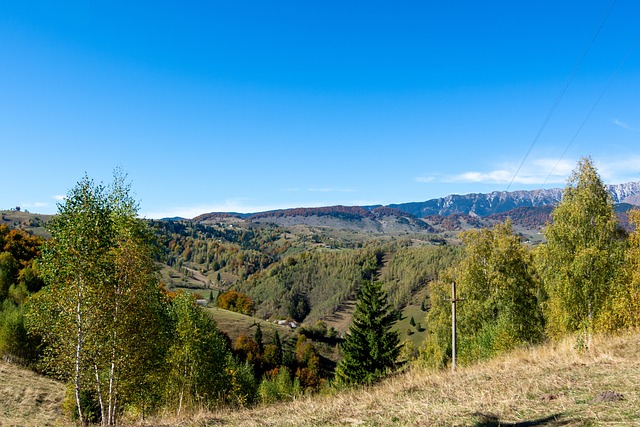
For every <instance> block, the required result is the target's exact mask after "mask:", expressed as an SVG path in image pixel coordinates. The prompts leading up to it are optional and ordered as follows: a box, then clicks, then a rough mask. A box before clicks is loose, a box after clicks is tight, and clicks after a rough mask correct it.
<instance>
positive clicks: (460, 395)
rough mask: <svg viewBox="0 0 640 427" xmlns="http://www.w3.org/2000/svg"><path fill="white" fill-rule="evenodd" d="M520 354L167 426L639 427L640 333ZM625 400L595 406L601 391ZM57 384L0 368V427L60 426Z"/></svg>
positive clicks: (411, 372) (416, 370)
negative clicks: (585, 348) (582, 347)
mask: <svg viewBox="0 0 640 427" xmlns="http://www.w3.org/2000/svg"><path fill="white" fill-rule="evenodd" d="M574 343H575V340H566V341H564V342H562V343H560V344H556V345H546V346H543V347H540V348H536V349H531V350H519V351H515V352H513V353H511V354H509V355H506V356H504V357H501V358H498V359H496V360H492V361H488V362H485V363H483V364H480V365H477V366H473V367H466V368H461V369H459V370H458V372H456V373H455V374H451V373H450V372H433V371H429V370H425V369H421V368H413V369H411V370H409V371H408V372H406V373H403V374H399V375H396V376H395V377H393V378H390V379H388V380H386V381H384V382H383V383H381V384H379V385H376V386H373V387H368V388H361V389H355V390H347V391H344V392H340V393H336V394H334V395H329V396H314V397H309V398H302V399H299V400H297V401H294V402H288V403H287V402H285V403H280V404H277V405H270V406H261V407H257V408H253V409H247V410H240V411H235V410H222V411H219V412H216V413H213V414H212V413H204V412H202V413H198V414H194V415H192V416H191V417H188V418H182V419H180V420H179V421H178V420H175V419H170V418H167V419H154V420H148V421H147V422H146V423H140V422H139V423H137V424H136V425H154V426H155V425H164V426H174V425H181V426H205V425H230V426H321V425H327V426H330V425H366V426H388V425H391V426H414V425H415V426H418V425H420V426H422V425H429V426H476V427H490V426H496V427H497V426H518V427H526V426H538V425H541V426H591V425H594V426H597V425H603V426H604V425H608V426H611V425H616V426H623V425H624V426H633V425H637V426H638V425H640V388H639V387H638V384H640V358H639V357H638V355H639V354H640V333H637V332H636V333H634V334H628V335H625V336H621V337H613V338H606V339H605V338H596V339H595V341H594V345H593V346H592V350H591V351H590V352H587V353H582V354H579V353H577V352H576V351H575V350H574V348H573V345H574ZM608 390H611V391H614V392H617V393H621V394H622V395H623V396H624V399H623V400H620V401H615V402H604V403H594V402H592V400H593V399H594V398H595V397H596V396H597V395H598V394H599V393H601V392H605V391H608ZM63 394H64V386H63V385H62V384H59V383H56V382H54V381H51V380H48V379H46V378H42V377H40V376H38V375H36V374H33V373H31V372H29V371H26V370H24V369H21V368H18V367H16V366H13V365H9V364H7V363H4V362H0V426H3V427H4V426H13V425H16V426H17V425H20V426H23V425H64V424H65V423H64V421H62V420H61V419H60V410H59V406H60V403H61V401H62V398H63Z"/></svg>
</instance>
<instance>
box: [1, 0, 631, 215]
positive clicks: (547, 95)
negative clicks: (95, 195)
mask: <svg viewBox="0 0 640 427" xmlns="http://www.w3.org/2000/svg"><path fill="white" fill-rule="evenodd" d="M611 4H612V2H611V0H596V1H587V2H585V1H535V2H534V1H530V2H520V1H502V2H500V1H496V2H479V1H447V2H443V1H438V2H435V1H404V2H390V1H389V2H372V1H366V2H364V1H363V2H356V1H353V2H351V1H350V2H345V1H322V2H302V1H253V2H250V1H225V2H214V1H206V2H204V1H203V2H195V1H194V2H168V1H149V2H143V1H127V2H122V1H95V2H94V1H77V2H76V1H59V2H58V1H47V2H39V1H5V2H1V3H0V148H1V153H2V159H3V161H2V165H1V166H0V168H1V169H0V170H1V175H0V176H2V180H3V185H2V186H1V188H2V189H1V190H0V209H9V208H12V207H15V206H21V207H22V208H23V209H28V210H30V211H31V212H39V213H53V212H55V211H56V199H59V198H60V197H61V196H63V195H64V194H66V192H67V191H68V190H69V189H70V188H71V187H73V186H74V185H75V183H76V182H77V181H78V180H80V179H81V178H82V176H83V175H84V174H85V172H86V173H87V174H88V175H89V177H91V178H93V179H94V180H96V181H98V182H100V181H104V182H108V181H109V180H110V179H111V175H112V171H113V170H114V168H116V167H122V168H123V169H124V170H125V171H126V172H127V173H128V174H129V179H130V181H131V183H132V188H133V191H134V192H135V195H136V198H137V199H139V200H140V208H141V213H142V215H144V216H147V217H163V216H174V215H180V216H185V217H193V216H195V215H197V214H200V213H204V212H210V211H239V212H256V211H262V210H268V209H277V208H289V207H311V206H329V205H337V204H343V205H365V204H367V205H368V204H390V203H403V202H412V201H424V200H428V199H431V198H435V197H442V196H445V195H447V194H451V193H458V194H466V193H473V192H488V191H494V190H506V189H507V188H508V187H509V183H510V182H511V181H512V180H513V184H511V186H510V187H509V188H510V189H511V190H517V189H535V188H541V187H543V186H544V187H562V186H564V185H565V183H566V178H567V176H568V175H569V173H570V171H571V170H572V169H573V168H574V167H575V165H576V163H577V161H578V159H579V158H580V157H581V156H583V155H590V156H592V158H593V160H594V161H595V163H596V165H597V167H598V169H599V172H600V174H601V176H602V177H603V179H604V181H605V182H606V183H611V184H614V183H621V182H628V181H640V102H639V100H640V46H636V45H637V41H638V38H639V37H640V25H639V24H638V22H639V21H638V19H639V17H640V2H638V1H636V0H618V1H617V2H615V4H614V5H613V8H612V9H611V12H610V14H609V15H608V18H607V20H606V22H605V23H604V25H603V26H602V29H601V31H600V33H599V34H598V36H597V38H596V39H595V41H594V42H593V44H592V45H591V47H590V49H589V50H588V52H587V54H586V56H585V57H584V60H583V61H582V63H581V64H580V68H579V69H578V70H577V72H576V73H575V75H574V77H573V79H572V80H571V83H570V85H569V86H568V87H567V89H566V92H565V93H564V96H563V97H562V99H561V100H560V102H559V104H558V105H557V108H556V110H555V112H554V114H553V115H552V116H551V118H550V120H549V122H548V124H547V126H546V128H544V130H543V131H542V133H541V134H540V137H539V138H538V139H537V142H536V143H535V144H534V145H533V148H532V149H531V152H530V154H529V156H528V157H527V160H526V162H525V163H524V164H523V166H522V168H521V170H520V172H519V173H518V174H517V176H515V172H516V170H517V169H518V167H519V166H520V163H521V162H522V161H523V159H524V158H525V155H526V154H527V152H528V151H529V149H530V147H531V146H532V144H533V142H534V141H535V140H536V135H537V134H538V132H539V131H540V129H541V126H542V124H543V122H544V121H545V117H546V116H547V114H548V113H549V111H550V110H551V107H552V105H553V104H554V102H555V101H556V99H557V98H558V95H559V94H560V92H561V91H562V89H563V87H564V84H565V82H566V81H567V79H568V78H569V76H570V75H572V70H574V67H575V66H576V64H577V63H578V60H579V59H580V58H581V57H582V55H583V54H584V52H585V50H586V49H587V47H588V46H589V45H590V41H591V39H592V38H593V36H594V34H595V33H596V30H597V29H598V27H599V26H600V24H601V22H602V20H603V18H604V17H605V16H606V14H607V11H608V10H609V8H610V6H611ZM634 46H635V50H632V49H633V47H634ZM625 58H626V60H624V59H625ZM621 62H622V66H621V67H619V65H620V64H621ZM617 69H618V70H619V71H618V72H617V73H616V70H617ZM614 73H615V77H614V79H613V80H612V81H611V84H610V85H609V86H607V85H608V83H609V81H610V79H611V78H612V76H614ZM605 88H607V90H606V91H605V92H604V95H603V96H602V98H601V100H600V102H599V103H598V104H597V106H596V108H595V109H594V110H593V113H592V114H591V116H590V117H589V119H588V120H587V121H586V123H585V125H584V127H583V128H582V130H581V131H580V132H579V133H577V132H578V129H579V128H580V126H581V124H582V123H583V121H584V120H585V119H586V118H587V116H588V115H589V112H590V111H591V110H592V109H593V107H594V105H595V104H596V101H597V100H598V98H599V97H600V95H601V94H602V92H603V90H604V89H605ZM576 133H577V136H576ZM574 137H575V140H574V141H573V143H571V145H569V144H570V142H571V140H572V139H573V138H574ZM567 147H568V149H567ZM565 150H566V154H565V155H564V157H562V158H561V156H562V154H563V152H564V151H565ZM559 160H560V161H559ZM558 161H559V162H558ZM556 164H557V167H556V168H555V169H553V168H554V165H556ZM552 170H553V173H552ZM514 176H515V179H514Z"/></svg>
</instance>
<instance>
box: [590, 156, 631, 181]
mask: <svg viewBox="0 0 640 427" xmlns="http://www.w3.org/2000/svg"><path fill="white" fill-rule="evenodd" d="M595 166H596V168H597V169H598V173H599V174H600V176H601V177H602V180H603V181H604V182H605V183H606V184H620V183H624V182H630V181H640V155H631V156H629V155H627V156H612V157H607V158H605V159H601V160H598V161H595Z"/></svg>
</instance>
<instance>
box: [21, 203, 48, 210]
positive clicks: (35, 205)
mask: <svg viewBox="0 0 640 427" xmlns="http://www.w3.org/2000/svg"><path fill="white" fill-rule="evenodd" d="M48 206H50V203H47V202H26V203H22V204H21V207H23V208H27V209H34V208H46V207H48Z"/></svg>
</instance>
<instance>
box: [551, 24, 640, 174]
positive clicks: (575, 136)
mask: <svg viewBox="0 0 640 427" xmlns="http://www.w3.org/2000/svg"><path fill="white" fill-rule="evenodd" d="M638 42H640V36H639V37H638V38H636V40H635V42H634V43H633V44H632V45H631V47H630V48H629V50H627V53H626V54H625V56H624V57H623V58H622V60H620V63H619V64H618V67H617V68H616V69H615V71H614V72H613V74H612V75H611V77H610V78H609V81H608V82H607V84H606V85H605V87H604V89H602V92H600V96H598V98H597V99H596V102H594V104H593V106H592V107H591V110H589V113H587V116H586V117H585V118H584V120H583V121H582V123H581V124H580V126H579V127H578V130H576V133H575V134H574V135H573V138H571V140H570V141H569V143H568V144H567V146H566V147H565V148H564V151H563V152H562V154H561V155H560V158H559V159H558V161H557V162H556V164H555V165H554V166H553V168H552V169H551V172H549V175H547V177H546V178H545V180H544V183H543V184H542V185H543V186H544V185H545V184H546V183H547V181H548V180H549V178H550V177H551V175H552V174H553V172H554V171H555V170H556V168H557V167H558V165H559V164H560V162H561V161H562V159H563V157H564V155H565V154H567V151H568V150H569V147H571V145H572V144H573V141H575V139H576V138H577V136H578V134H579V133H580V131H582V128H583V127H584V125H585V124H586V123H587V121H588V120H589V118H590V117H591V113H593V111H594V110H595V109H596V107H597V106H598V104H599V103H600V100H601V99H602V97H603V96H604V94H605V93H606V92H607V90H608V89H609V86H611V83H613V81H614V80H615V78H616V76H617V75H618V72H619V71H620V69H621V68H622V66H623V65H624V64H625V62H627V59H629V56H631V53H632V52H633V51H634V50H635V48H636V46H637V45H638Z"/></svg>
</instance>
